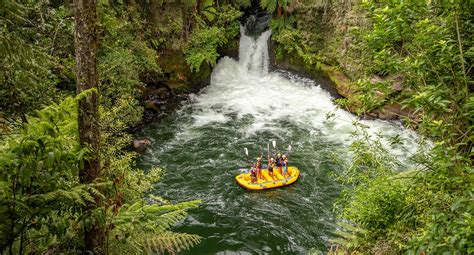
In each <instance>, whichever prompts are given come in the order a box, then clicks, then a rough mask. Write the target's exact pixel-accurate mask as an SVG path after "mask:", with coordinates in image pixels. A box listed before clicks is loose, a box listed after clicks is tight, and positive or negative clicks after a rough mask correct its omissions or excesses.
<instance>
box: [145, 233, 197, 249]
mask: <svg viewBox="0 0 474 255" xmlns="http://www.w3.org/2000/svg"><path fill="white" fill-rule="evenodd" d="M201 239H202V237H200V236H198V235H192V234H186V233H173V232H165V233H162V234H160V235H153V236H147V237H145V238H144V240H143V243H142V245H143V248H144V250H145V251H146V252H148V253H165V252H170V253H174V252H178V251H181V250H188V249H189V248H191V247H192V246H193V245H196V244H198V243H199V242H200V241H201Z"/></svg>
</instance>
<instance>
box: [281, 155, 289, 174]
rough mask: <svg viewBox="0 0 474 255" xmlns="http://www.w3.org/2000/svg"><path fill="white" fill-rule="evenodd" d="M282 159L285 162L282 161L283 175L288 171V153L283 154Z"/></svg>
mask: <svg viewBox="0 0 474 255" xmlns="http://www.w3.org/2000/svg"><path fill="white" fill-rule="evenodd" d="M282 159H283V162H282V166H283V176H286V174H287V173H288V158H287V157H286V155H283V156H282Z"/></svg>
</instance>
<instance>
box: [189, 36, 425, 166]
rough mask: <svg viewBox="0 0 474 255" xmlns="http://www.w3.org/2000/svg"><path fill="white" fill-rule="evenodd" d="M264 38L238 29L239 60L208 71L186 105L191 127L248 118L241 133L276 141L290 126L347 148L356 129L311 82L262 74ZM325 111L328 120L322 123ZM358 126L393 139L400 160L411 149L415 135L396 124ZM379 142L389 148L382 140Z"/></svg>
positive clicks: (227, 60) (369, 122)
mask: <svg viewBox="0 0 474 255" xmlns="http://www.w3.org/2000/svg"><path fill="white" fill-rule="evenodd" d="M270 35H271V31H266V32H264V33H263V34H262V35H260V37H258V38H257V39H253V38H251V37H249V36H247V35H245V33H244V30H243V29H241V39H240V47H239V50H240V52H239V61H236V60H234V59H231V58H229V57H224V58H222V59H221V60H220V61H219V63H218V65H217V66H216V67H215V69H214V71H213V73H212V77H211V85H210V86H209V87H207V88H206V89H205V90H204V91H203V92H202V93H201V94H200V95H199V96H196V97H195V98H194V101H193V104H192V105H191V107H193V108H194V109H195V110H196V111H195V112H194V114H193V118H194V119H195V122H194V123H193V125H192V126H194V127H198V126H205V125H207V124H210V123H219V122H220V123H224V122H228V121H235V119H232V118H231V117H230V116H232V115H233V114H237V116H239V117H240V118H242V117H244V116H252V117H253V121H252V122H253V123H252V124H251V125H248V126H246V127H242V133H243V134H245V135H250V134H255V133H256V132H263V131H271V132H272V133H274V135H275V137H282V136H285V133H286V132H289V130H285V129H284V128H282V127H281V123H283V122H292V123H294V124H296V125H297V126H298V127H300V128H304V129H307V130H310V132H311V133H314V134H318V135H320V136H323V137H326V138H328V139H330V140H333V141H334V142H340V143H343V144H345V145H346V146H347V145H349V144H350V143H351V142H352V141H353V138H352V134H353V132H355V131H356V127H355V126H354V125H353V123H354V121H356V120H357V118H356V117H355V116H354V115H352V114H350V113H349V112H347V111H345V110H342V109H339V108H337V107H336V106H335V105H334V103H333V102H332V97H331V96H330V94H329V93H328V92H327V91H325V90H323V89H322V88H321V87H320V86H318V85H317V84H315V82H314V81H312V80H309V79H304V78H301V77H298V76H296V75H292V74H291V73H288V72H272V73H269V72H268V65H269V56H268V44H267V41H268V38H269V37H270ZM328 113H331V114H332V115H333V118H330V119H328V118H327V115H328ZM359 122H360V123H362V124H364V125H365V126H367V127H368V130H367V132H368V133H369V134H370V135H372V136H373V137H374V138H375V137H376V136H382V137H386V138H387V137H394V136H399V137H400V138H401V139H402V140H403V141H404V142H405V146H404V148H403V149H402V147H397V148H388V149H389V150H391V151H392V153H393V154H395V155H398V156H401V158H406V156H407V154H411V153H414V152H415V150H416V148H417V146H416V141H417V136H416V134H415V132H413V131H411V130H406V129H404V128H402V127H401V125H400V124H399V123H397V122H388V121H381V120H359ZM382 141H384V142H385V144H386V145H388V144H389V143H388V141H387V140H386V139H382ZM407 150H408V151H407Z"/></svg>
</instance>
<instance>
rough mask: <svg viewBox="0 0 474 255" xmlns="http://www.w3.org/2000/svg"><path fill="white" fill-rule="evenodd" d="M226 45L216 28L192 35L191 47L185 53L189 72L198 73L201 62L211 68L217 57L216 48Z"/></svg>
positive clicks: (200, 30) (223, 36)
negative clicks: (189, 68)
mask: <svg viewBox="0 0 474 255" xmlns="http://www.w3.org/2000/svg"><path fill="white" fill-rule="evenodd" d="M225 43H227V39H226V37H225V35H224V32H223V31H222V30H220V29H219V28H217V27H209V28H202V29H199V30H197V31H195V32H194V33H193V35H192V38H191V41H190V44H191V47H190V48H189V49H188V50H187V51H186V62H188V64H189V66H190V67H191V70H195V71H199V68H200V66H201V64H202V63H203V62H206V63H208V64H209V65H211V66H214V65H215V64H216V60H217V58H218V57H219V53H217V48H218V47H220V46H223V45H224V44H225Z"/></svg>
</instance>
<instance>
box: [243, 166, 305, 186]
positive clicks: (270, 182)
mask: <svg viewBox="0 0 474 255" xmlns="http://www.w3.org/2000/svg"><path fill="white" fill-rule="evenodd" d="M288 174H289V175H288ZM262 176H263V179H257V181H256V182H252V179H251V177H250V173H243V174H239V175H237V176H236V177H235V180H236V181H237V183H238V184H239V185H240V186H242V187H244V188H246V189H249V190H265V189H273V188H279V187H283V186H288V185H290V184H293V183H294V182H296V180H298V177H300V170H298V168H296V167H294V166H289V167H288V173H287V175H286V176H282V174H281V173H280V170H279V169H278V168H275V169H273V177H272V176H270V175H269V173H268V170H267V169H263V170H262Z"/></svg>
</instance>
